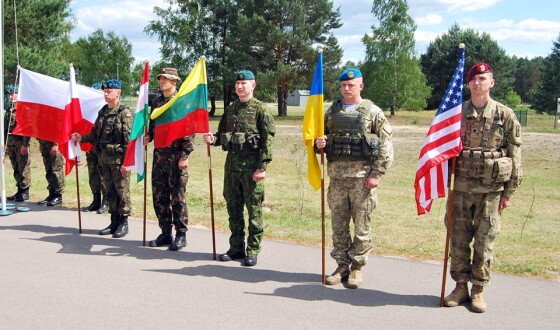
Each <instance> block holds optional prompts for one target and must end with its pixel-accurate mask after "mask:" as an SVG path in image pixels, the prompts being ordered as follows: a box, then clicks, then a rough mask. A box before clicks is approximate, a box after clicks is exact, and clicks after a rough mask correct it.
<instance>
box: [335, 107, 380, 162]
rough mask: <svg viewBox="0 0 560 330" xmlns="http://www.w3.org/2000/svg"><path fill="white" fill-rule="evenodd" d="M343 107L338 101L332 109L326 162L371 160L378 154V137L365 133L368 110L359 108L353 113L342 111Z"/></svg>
mask: <svg viewBox="0 0 560 330" xmlns="http://www.w3.org/2000/svg"><path fill="white" fill-rule="evenodd" d="M367 105H369V103H367V104H366V106H367ZM343 106H344V105H343V103H342V101H339V102H336V103H335V104H334V105H333V108H332V127H331V128H329V130H330V132H331V134H328V136H327V146H326V148H325V150H326V152H327V160H328V161H336V160H373V159H374V158H375V157H377V156H378V154H379V137H377V135H375V134H370V133H369V134H368V132H367V127H366V116H367V115H368V113H369V109H367V108H366V106H361V107H358V108H357V109H356V110H353V111H344V110H343Z"/></svg>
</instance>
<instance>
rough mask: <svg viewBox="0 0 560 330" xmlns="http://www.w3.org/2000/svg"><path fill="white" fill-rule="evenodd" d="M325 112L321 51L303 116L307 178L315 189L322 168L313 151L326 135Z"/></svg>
mask: <svg viewBox="0 0 560 330" xmlns="http://www.w3.org/2000/svg"><path fill="white" fill-rule="evenodd" d="M324 116H325V115H324V110H323V54H322V52H321V51H319V55H318V59H317V66H316V67H315V74H314V75H313V82H312V83H311V91H310V93H309V99H308V101H307V106H306V108H305V114H304V115H303V141H304V142H305V145H306V146H307V176H308V180H309V183H310V184H311V186H312V187H313V189H315V190H317V189H319V188H320V187H321V167H320V166H319V162H318V161H317V155H315V151H314V149H313V145H314V142H315V139H316V138H317V137H320V136H323V135H325V119H324Z"/></svg>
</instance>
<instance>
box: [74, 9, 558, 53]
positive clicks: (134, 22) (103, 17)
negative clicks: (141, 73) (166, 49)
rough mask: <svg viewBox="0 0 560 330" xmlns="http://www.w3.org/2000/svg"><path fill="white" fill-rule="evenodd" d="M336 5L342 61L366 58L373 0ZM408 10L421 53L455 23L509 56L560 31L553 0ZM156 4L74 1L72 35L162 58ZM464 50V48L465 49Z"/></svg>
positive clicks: (537, 49) (536, 48) (547, 42)
mask: <svg viewBox="0 0 560 330" xmlns="http://www.w3.org/2000/svg"><path fill="white" fill-rule="evenodd" d="M333 3H334V7H335V8H337V7H340V11H341V14H342V22H343V26H342V28H340V29H337V30H335V31H334V34H335V36H336V37H337V38H338V41H339V44H340V45H341V47H342V48H343V49H344V56H343V62H346V61H347V60H352V61H359V60H363V59H364V56H365V55H364V52H365V47H364V45H363V44H362V42H361V39H362V37H363V35H364V34H366V33H371V26H372V24H377V23H378V22H377V21H376V19H375V17H374V16H373V14H371V4H372V3H373V1H372V0H333ZM408 4H409V12H408V13H409V15H410V16H412V18H413V19H414V20H415V21H416V24H417V30H416V33H415V39H416V51H417V52H418V53H419V54H422V53H424V52H425V51H426V47H427V46H428V45H429V43H430V42H431V41H433V40H434V39H435V38H436V37H437V36H440V35H441V34H443V33H446V32H447V31H448V30H449V27H450V26H451V25H453V24H454V23H458V24H459V25H460V26H461V28H463V29H466V28H472V29H475V30H477V31H479V32H487V33H489V34H490V35H491V36H492V39H494V40H496V41H497V42H498V45H499V46H500V47H502V48H503V49H504V50H505V51H506V52H507V53H508V54H509V55H516V56H518V57H529V58H533V57H536V56H547V55H548V54H549V53H550V51H551V49H552V43H553V41H555V40H557V39H558V36H559V34H560V17H559V15H560V2H559V1H551V0H532V1H522V0H409V1H408ZM155 6H159V7H167V6H168V3H167V2H166V1H165V0H119V1H114V0H109V1H107V0H74V1H72V4H71V7H72V12H73V15H74V19H75V20H74V22H75V24H76V27H75V28H74V30H73V32H72V35H71V37H72V40H73V41H75V40H77V39H78V38H79V37H82V36H84V37H85V36H87V35H89V34H90V33H92V32H93V31H95V30H97V29H99V28H101V29H103V31H104V32H109V31H111V30H112V31H115V33H116V34H117V35H118V36H125V37H126V38H127V39H128V40H129V41H130V42H131V43H132V45H133V51H132V52H133V55H134V56H135V58H136V60H137V61H143V60H145V59H149V60H150V61H151V62H155V61H157V60H159V59H160V55H159V52H158V48H159V43H158V41H157V39H156V38H155V37H152V38H150V37H149V36H148V35H146V34H145V33H144V32H143V31H144V27H145V26H146V25H147V24H148V22H149V21H150V20H153V19H154V18H155V15H154V14H153V8H154V7H155ZM467 51H468V50H467Z"/></svg>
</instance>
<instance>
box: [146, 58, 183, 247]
mask: <svg viewBox="0 0 560 330" xmlns="http://www.w3.org/2000/svg"><path fill="white" fill-rule="evenodd" d="M157 78H158V81H159V87H160V90H161V91H162V92H163V94H162V95H158V96H157V97H156V98H155V99H154V100H153V101H152V107H151V109H152V111H153V110H154V109H155V108H159V107H161V106H163V105H164V104H165V103H167V102H168V101H169V100H170V99H171V98H172V97H173V96H175V95H176V94H177V83H178V81H179V79H180V78H179V74H178V72H177V69H175V68H164V69H163V70H162V71H161V72H160V73H159V74H158V76H157ZM157 130H158V127H157V126H155V122H154V121H153V120H150V126H149V131H148V134H147V135H146V136H145V137H144V143H145V144H147V143H148V142H149V141H152V140H153V138H154V136H155V133H156V131H157ZM193 141H194V135H192V136H186V137H182V138H179V139H176V140H175V141H173V143H172V144H171V145H170V146H168V147H165V148H154V160H153V163H152V194H153V204H154V210H155V212H156V216H157V218H158V223H159V227H160V228H161V234H160V235H159V236H158V237H157V238H156V239H155V240H152V241H150V242H149V244H148V245H149V246H151V247H156V246H167V245H169V248H168V249H169V250H170V251H179V250H181V249H182V248H183V247H185V246H186V245H187V237H186V234H187V230H188V228H187V225H188V223H189V213H188V208H187V203H186V201H185V191H186V189H187V183H188V181H189V172H188V167H189V155H190V154H191V152H192V151H193V150H194V144H193ZM173 226H175V239H173V234H172V229H173Z"/></svg>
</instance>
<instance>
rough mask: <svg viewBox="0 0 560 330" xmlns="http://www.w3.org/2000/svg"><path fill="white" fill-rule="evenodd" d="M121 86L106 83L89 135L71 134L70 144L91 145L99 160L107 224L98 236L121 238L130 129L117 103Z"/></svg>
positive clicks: (127, 112) (126, 110)
mask: <svg viewBox="0 0 560 330" xmlns="http://www.w3.org/2000/svg"><path fill="white" fill-rule="evenodd" d="M121 88H122V83H121V82H120V81H119V80H106V81H104V82H103V83H102V86H101V89H102V90H103V92H104V94H105V102H107V104H106V105H104V106H103V108H101V110H100V111H99V114H98V116H97V119H96V120H95V122H94V124H93V128H92V130H91V132H90V133H88V134H85V135H83V136H82V135H80V134H79V133H72V139H73V140H74V141H82V142H89V143H92V144H93V147H94V148H95V152H96V153H97V155H98V159H99V171H100V173H101V184H102V185H103V191H105V192H106V193H107V200H108V203H109V213H110V214H111V223H110V224H109V226H107V228H104V229H102V230H100V231H99V235H109V234H113V237H114V238H121V237H124V236H125V235H126V234H128V216H129V215H130V209H131V204H130V175H129V171H128V170H127V169H126V168H125V167H124V166H122V164H123V161H124V156H125V155H126V148H127V147H128V139H129V137H130V130H131V128H132V113H131V112H130V109H129V108H128V107H127V106H125V105H122V104H121V103H120V96H121Z"/></svg>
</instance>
